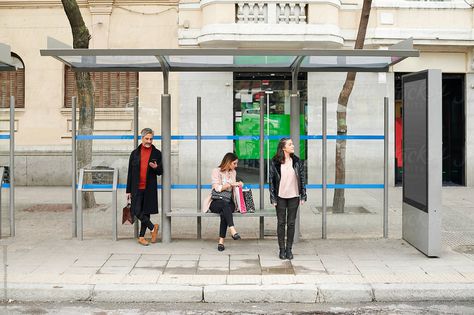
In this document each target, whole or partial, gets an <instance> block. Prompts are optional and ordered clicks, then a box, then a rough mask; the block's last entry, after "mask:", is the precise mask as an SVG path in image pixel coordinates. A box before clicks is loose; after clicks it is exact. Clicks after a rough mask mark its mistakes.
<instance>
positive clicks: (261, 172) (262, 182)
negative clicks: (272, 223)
mask: <svg viewBox="0 0 474 315" xmlns="http://www.w3.org/2000/svg"><path fill="white" fill-rule="evenodd" d="M263 101H264V100H263V97H260V163H259V164H260V167H259V184H260V210H263V207H264V201H265V200H264V198H265V197H264V195H265V190H264V185H265V172H264V170H265V160H264V155H263V154H264V151H263V150H264V141H265V130H264V126H265V120H264V117H263V115H264V110H263V108H264V105H263V104H264V102H263ZM264 236H265V218H264V217H260V239H263V238H264Z"/></svg>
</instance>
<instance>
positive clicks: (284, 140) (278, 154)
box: [273, 138, 294, 163]
mask: <svg viewBox="0 0 474 315" xmlns="http://www.w3.org/2000/svg"><path fill="white" fill-rule="evenodd" d="M288 140H291V139H290V138H281V139H280V142H278V147H277V151H276V153H275V155H274V156H273V160H274V161H277V162H279V163H285V152H284V151H283V148H284V147H285V145H286V143H287V142H288ZM293 155H294V154H293V153H290V156H291V157H293Z"/></svg>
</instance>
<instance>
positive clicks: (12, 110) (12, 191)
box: [10, 96, 15, 237]
mask: <svg viewBox="0 0 474 315" xmlns="http://www.w3.org/2000/svg"><path fill="white" fill-rule="evenodd" d="M10 236H12V237H13V236H15V97H14V96H10Z"/></svg>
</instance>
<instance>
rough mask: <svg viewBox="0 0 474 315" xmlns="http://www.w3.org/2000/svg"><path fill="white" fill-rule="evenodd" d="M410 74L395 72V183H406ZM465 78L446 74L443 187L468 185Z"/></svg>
mask: <svg viewBox="0 0 474 315" xmlns="http://www.w3.org/2000/svg"><path fill="white" fill-rule="evenodd" d="M405 74H407V73H401V72H400V73H395V124H394V125H395V184H396V185H398V186H400V185H401V184H402V176H403V158H402V149H403V148H402V141H403V139H402V134H403V126H402V115H403V103H402V84H401V82H402V81H401V77H402V76H403V75H405ZM464 89H465V76H464V74H451V73H444V74H443V75H442V93H443V94H442V101H443V125H442V130H443V186H457V185H459V186H464V185H465V184H466V177H465V137H466V131H465V130H466V129H465V128H466V127H465V97H464Z"/></svg>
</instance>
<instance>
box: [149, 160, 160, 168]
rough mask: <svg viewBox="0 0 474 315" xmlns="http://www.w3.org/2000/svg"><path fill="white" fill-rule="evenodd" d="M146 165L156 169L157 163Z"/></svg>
mask: <svg viewBox="0 0 474 315" xmlns="http://www.w3.org/2000/svg"><path fill="white" fill-rule="evenodd" d="M148 165H150V167H151V168H153V169H155V168H157V167H158V163H156V162H155V161H153V162H150V163H148Z"/></svg>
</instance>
